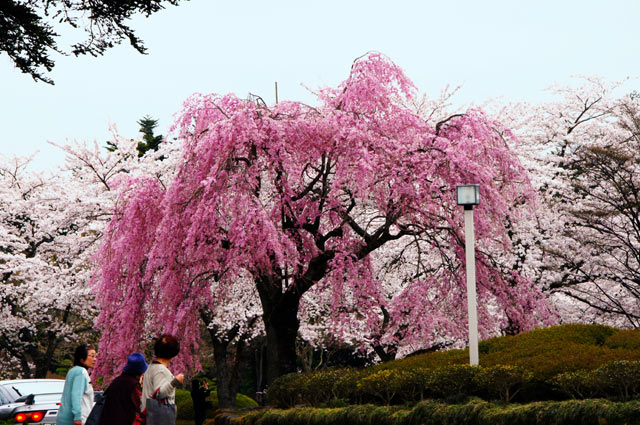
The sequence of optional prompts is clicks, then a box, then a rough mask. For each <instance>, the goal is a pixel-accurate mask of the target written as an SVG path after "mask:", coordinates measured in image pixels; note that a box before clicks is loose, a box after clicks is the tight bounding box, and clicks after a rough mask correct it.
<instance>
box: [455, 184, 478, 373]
mask: <svg viewBox="0 0 640 425" xmlns="http://www.w3.org/2000/svg"><path fill="white" fill-rule="evenodd" d="M456 192H457V201H458V205H462V206H464V242H465V244H464V245H465V248H464V251H465V258H466V262H467V307H468V309H469V363H470V364H471V366H477V365H478V308H477V305H476V303H477V301H476V251H475V246H474V234H473V206H474V205H478V204H479V203H480V186H478V185H477V184H463V185H459V186H456Z"/></svg>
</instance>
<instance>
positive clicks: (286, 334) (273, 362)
mask: <svg viewBox="0 0 640 425" xmlns="http://www.w3.org/2000/svg"><path fill="white" fill-rule="evenodd" d="M276 279H277V278H276ZM273 280H275V279H271V278H268V277H267V278H263V279H261V280H260V281H259V282H258V285H257V286H258V292H259V294H260V300H261V302H262V310H263V316H262V320H263V321H264V327H265V332H266V336H267V338H266V340H267V350H266V351H267V366H266V372H267V385H270V384H271V383H272V382H273V381H274V380H275V379H276V378H277V377H279V376H281V375H284V374H287V373H291V372H295V371H296V370H297V363H296V360H297V357H296V338H297V336H298V329H299V327H300V321H299V320H298V306H299V305H300V295H298V293H296V292H293V291H287V292H284V293H282V292H281V290H280V285H279V284H278V285H277V286H276V285H273Z"/></svg>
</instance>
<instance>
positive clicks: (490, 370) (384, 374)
mask: <svg viewBox="0 0 640 425" xmlns="http://www.w3.org/2000/svg"><path fill="white" fill-rule="evenodd" d="M531 378H532V375H531V373H529V372H526V371H524V370H523V369H522V368H519V367H516V366H502V365H498V366H492V367H486V368H485V367H481V366H469V365H450V366H444V367H441V368H436V369H424V368H421V369H414V370H406V371H405V370H401V369H383V370H378V371H373V372H371V373H365V372H364V371H360V372H357V371H353V370H349V369H347V370H343V369H334V370H327V371H320V372H314V373H308V374H296V373H293V374H289V375H285V376H282V377H280V378H278V379H277V380H276V381H275V382H274V383H273V384H272V385H271V386H270V387H269V390H268V391H267V398H268V401H269V403H270V404H272V405H274V406H277V407H281V408H287V407H293V406H296V405H300V404H302V405H311V406H318V407H319V406H327V407H329V406H331V405H333V406H336V405H337V406H340V405H347V404H359V403H362V402H365V403H375V404H386V405H390V404H402V403H408V402H415V401H418V400H424V399H425V398H436V399H444V400H448V401H454V402H455V401H458V400H460V399H464V398H466V397H468V396H478V397H482V398H484V399H487V400H502V401H505V402H510V401H512V399H513V397H514V396H515V395H516V394H517V393H518V392H519V391H520V390H521V389H522V388H523V387H525V385H526V384H528V383H530V381H531ZM347 382H349V383H350V384H349V385H347Z"/></svg>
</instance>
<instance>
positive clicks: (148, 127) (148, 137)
mask: <svg viewBox="0 0 640 425" xmlns="http://www.w3.org/2000/svg"><path fill="white" fill-rule="evenodd" d="M138 124H139V125H140V132H141V133H142V134H143V136H142V140H144V141H143V142H139V143H138V157H141V156H144V154H145V153H147V152H148V151H150V150H151V149H153V150H154V151H157V150H158V147H159V146H160V143H162V141H163V140H164V138H163V137H162V134H159V135H157V136H156V135H154V134H153V130H154V129H155V128H156V127H157V126H158V120H154V119H153V118H151V117H150V116H148V115H145V116H144V118H142V119H141V120H139V121H138Z"/></svg>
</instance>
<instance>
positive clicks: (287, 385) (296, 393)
mask: <svg viewBox="0 0 640 425" xmlns="http://www.w3.org/2000/svg"><path fill="white" fill-rule="evenodd" d="M303 377H304V374H299V373H289V374H286V375H282V376H280V377H279V378H278V379H276V380H275V381H273V383H271V385H270V386H269V388H268V389H267V402H268V403H269V404H271V405H274V406H277V407H285V408H286V407H291V406H295V405H296V404H298V403H300V401H301V400H302V393H303V390H304V388H305V383H304V378H303Z"/></svg>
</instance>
